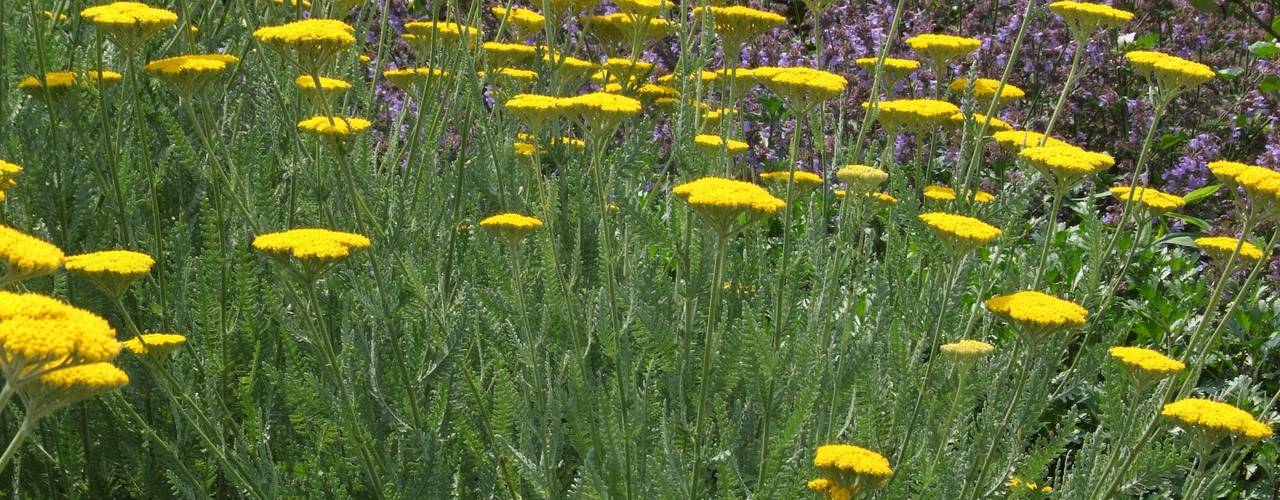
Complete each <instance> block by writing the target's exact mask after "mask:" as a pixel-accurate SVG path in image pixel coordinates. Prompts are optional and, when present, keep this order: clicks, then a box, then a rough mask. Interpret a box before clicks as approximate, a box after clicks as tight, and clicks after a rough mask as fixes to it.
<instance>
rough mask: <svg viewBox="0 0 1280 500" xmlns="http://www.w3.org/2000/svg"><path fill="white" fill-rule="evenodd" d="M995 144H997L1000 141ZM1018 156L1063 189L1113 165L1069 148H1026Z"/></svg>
mask: <svg viewBox="0 0 1280 500" xmlns="http://www.w3.org/2000/svg"><path fill="white" fill-rule="evenodd" d="M996 135H999V134H996ZM1042 137H1043V136H1042ZM996 140H997V141H1000V139H999V138H997V139H996ZM1018 156H1019V157H1020V158H1022V159H1023V160H1026V162H1027V164H1029V165H1031V166H1033V167H1035V168H1036V170H1039V171H1040V173H1041V174H1043V175H1044V176H1045V177H1046V178H1048V179H1050V180H1051V181H1052V182H1055V183H1057V184H1058V185H1059V186H1060V187H1062V188H1067V187H1070V186H1074V185H1075V184H1076V183H1077V182H1080V181H1081V180H1083V179H1084V178H1085V177H1088V176H1090V175H1093V174H1096V173H1098V172H1101V171H1103V170H1106V169H1108V168H1111V166H1113V165H1115V163H1116V161H1115V159H1114V158H1112V157H1111V155H1108V154H1106V153H1095V152H1091V151H1085V150H1084V149H1080V148H1078V147H1075V146H1072V145H1069V144H1064V145H1055V146H1028V147H1025V148H1022V150H1021V151H1020V152H1019V153H1018Z"/></svg>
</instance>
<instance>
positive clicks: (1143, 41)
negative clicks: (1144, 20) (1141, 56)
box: [1129, 33, 1160, 50]
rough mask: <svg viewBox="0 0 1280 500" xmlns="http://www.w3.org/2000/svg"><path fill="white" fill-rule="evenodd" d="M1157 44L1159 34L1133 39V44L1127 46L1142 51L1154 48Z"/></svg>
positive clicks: (1147, 34)
mask: <svg viewBox="0 0 1280 500" xmlns="http://www.w3.org/2000/svg"><path fill="white" fill-rule="evenodd" d="M1159 43H1160V34H1159V33H1146V34H1144V35H1142V36H1140V37H1137V38H1134V39H1133V43H1131V44H1129V46H1130V47H1131V48H1133V49H1137V50H1143V49H1152V48H1155V46H1156V45H1158V44H1159Z"/></svg>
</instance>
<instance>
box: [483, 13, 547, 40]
mask: <svg viewBox="0 0 1280 500" xmlns="http://www.w3.org/2000/svg"><path fill="white" fill-rule="evenodd" d="M489 12H492V13H493V16H494V17H496V18H498V22H502V21H503V20H504V19H505V20H506V22H507V25H508V26H510V27H511V28H512V31H514V32H515V34H516V38H526V37H529V36H531V35H534V34H537V33H538V32H539V31H542V28H544V27H545V23H546V18H545V17H543V15H542V14H539V13H537V12H536V11H532V10H529V9H521V8H511V9H508V8H506V7H489Z"/></svg>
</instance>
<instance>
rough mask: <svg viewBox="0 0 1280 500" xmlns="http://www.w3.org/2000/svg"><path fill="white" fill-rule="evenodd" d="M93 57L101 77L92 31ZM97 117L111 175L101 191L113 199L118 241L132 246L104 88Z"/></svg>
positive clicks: (98, 40) (98, 42)
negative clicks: (108, 182) (109, 190)
mask: <svg viewBox="0 0 1280 500" xmlns="http://www.w3.org/2000/svg"><path fill="white" fill-rule="evenodd" d="M93 46H94V55H95V63H96V68H95V71H97V72H98V75H102V72H103V71H106V69H105V68H104V66H103V46H102V33H100V32H98V31H97V30H94V44H93ZM97 94H98V117H99V119H100V123H99V125H100V132H101V134H102V137H101V139H100V140H101V141H102V148H103V149H105V150H106V151H107V167H108V168H107V170H108V172H109V173H110V174H111V182H110V184H111V185H110V186H103V189H107V188H110V189H111V190H112V194H113V195H114V197H115V200H114V201H115V205H116V206H115V208H116V224H117V225H118V226H119V230H120V240H121V242H122V243H128V244H130V245H132V244H133V243H134V241H133V232H132V230H131V229H130V228H129V217H128V215H126V213H125V206H126V205H125V201H124V190H123V189H121V188H120V158H119V155H118V152H117V151H116V148H115V146H116V141H115V140H114V139H113V138H112V137H111V130H112V129H111V127H110V124H111V121H110V120H108V119H107V97H106V94H107V92H106V87H105V86H101V85H100V86H98V92H97Z"/></svg>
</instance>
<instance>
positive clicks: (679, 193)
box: [671, 177, 787, 236]
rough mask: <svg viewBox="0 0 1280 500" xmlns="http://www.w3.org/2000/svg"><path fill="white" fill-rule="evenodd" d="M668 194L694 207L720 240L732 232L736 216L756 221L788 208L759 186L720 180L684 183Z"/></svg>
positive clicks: (711, 179) (710, 179)
mask: <svg viewBox="0 0 1280 500" xmlns="http://www.w3.org/2000/svg"><path fill="white" fill-rule="evenodd" d="M671 194H673V195H675V196H676V197H677V198H680V199H681V200H684V202H685V203H688V204H689V206H690V207H693V209H694V211H696V212H697V213H698V215H700V216H702V217H703V219H705V220H706V221H707V223H709V224H711V225H712V227H713V228H714V229H715V230H716V231H717V233H718V234H720V235H722V236H723V235H728V234H729V233H730V232H732V229H733V228H732V226H733V223H734V222H735V221H737V219H738V216H739V215H742V214H746V215H747V216H748V218H749V219H755V218H759V217H765V216H769V215H773V214H775V213H778V211H780V210H782V209H783V208H785V207H786V206H787V203H786V202H785V201H782V200H780V199H778V198H777V197H775V196H773V195H771V194H769V192H768V191H765V190H764V189H763V188H761V187H760V186H757V185H755V184H751V183H748V182H742V181H736V180H733V179H724V178H720V177H703V178H701V179H697V180H694V181H690V182H686V183H684V184H681V185H679V186H676V187H674V188H672V189H671Z"/></svg>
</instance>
